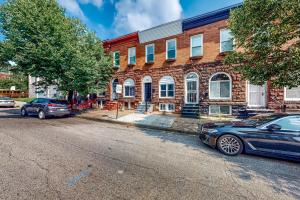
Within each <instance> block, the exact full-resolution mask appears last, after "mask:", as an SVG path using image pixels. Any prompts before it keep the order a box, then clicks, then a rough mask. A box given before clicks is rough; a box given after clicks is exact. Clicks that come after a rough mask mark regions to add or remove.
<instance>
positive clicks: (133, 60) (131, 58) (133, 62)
mask: <svg viewBox="0 0 300 200" xmlns="http://www.w3.org/2000/svg"><path fill="white" fill-rule="evenodd" d="M129 64H135V56H134V57H130V60H129Z"/></svg>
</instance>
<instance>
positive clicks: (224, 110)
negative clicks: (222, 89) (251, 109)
mask: <svg viewBox="0 0 300 200" xmlns="http://www.w3.org/2000/svg"><path fill="white" fill-rule="evenodd" d="M209 114H210V115H231V106H220V105H211V106H209Z"/></svg>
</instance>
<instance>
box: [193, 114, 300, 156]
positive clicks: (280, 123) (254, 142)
mask: <svg viewBox="0 0 300 200" xmlns="http://www.w3.org/2000/svg"><path fill="white" fill-rule="evenodd" d="M199 137H200V139H201V140H202V142H203V143H205V144H208V145H209V146H211V147H213V148H217V149H218V150H219V151H220V152H222V153H223V154H225V155H229V156H235V155H238V154H240V153H242V152H244V153H248V154H256V155H261V156H269V157H277V158H283V159H290V160H295V161H300V114H299V115H298V114H293V115H289V114H271V115H270V114H269V115H257V116H254V117H252V118H249V119H248V120H244V121H239V122H220V123H207V124H203V125H200V126H199Z"/></svg>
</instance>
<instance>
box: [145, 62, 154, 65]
mask: <svg viewBox="0 0 300 200" xmlns="http://www.w3.org/2000/svg"><path fill="white" fill-rule="evenodd" d="M153 64H154V62H146V63H145V65H153Z"/></svg>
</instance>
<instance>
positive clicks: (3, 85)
mask: <svg viewBox="0 0 300 200" xmlns="http://www.w3.org/2000/svg"><path fill="white" fill-rule="evenodd" d="M11 86H16V89H17V90H22V91H25V90H28V78H27V77H26V76H24V75H21V74H12V75H10V76H9V77H8V78H2V79H0V89H6V90H10V88H11Z"/></svg>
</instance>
